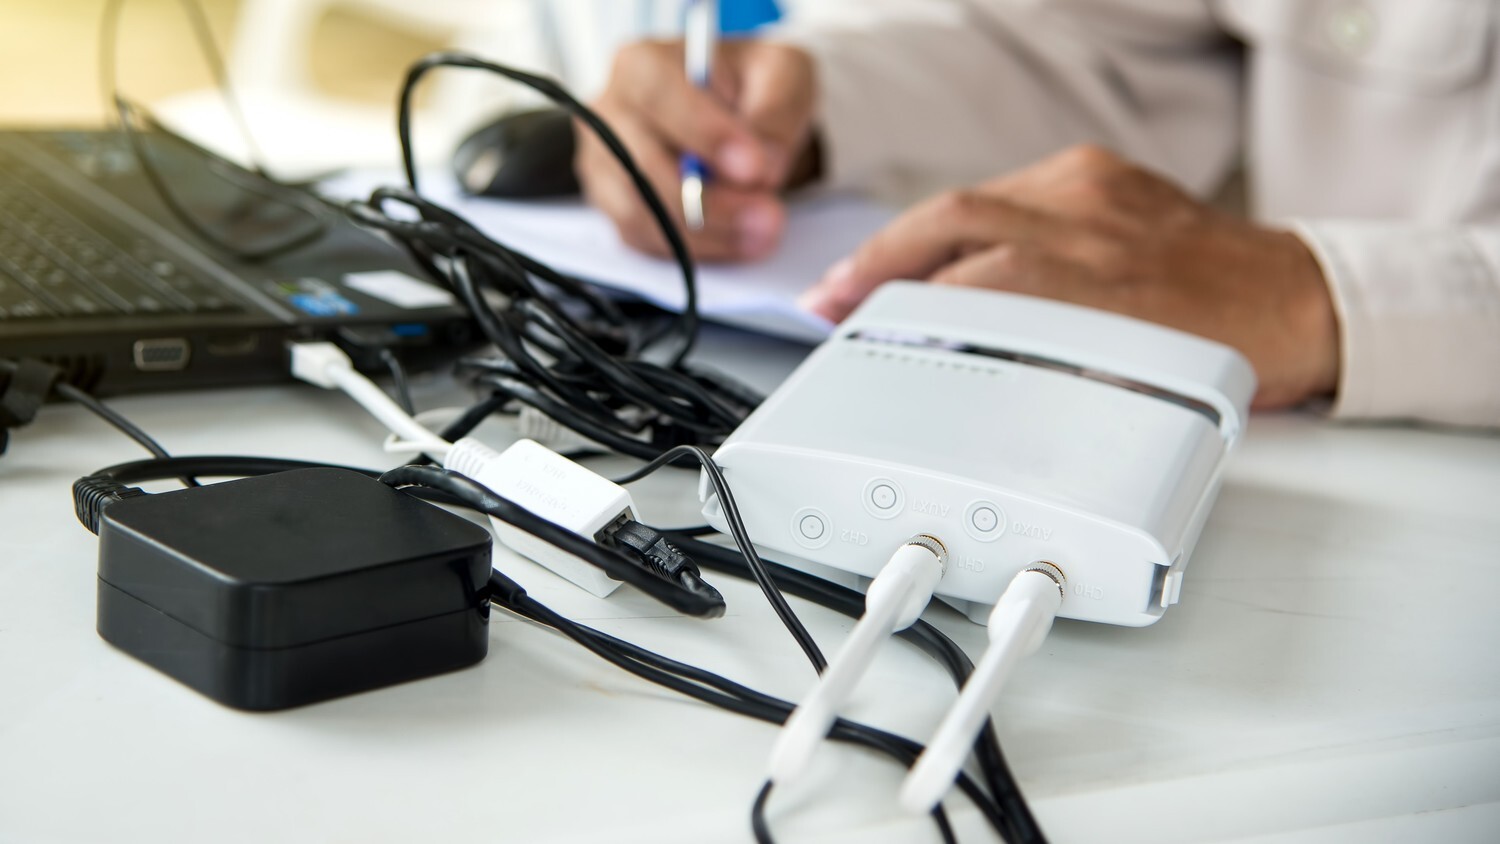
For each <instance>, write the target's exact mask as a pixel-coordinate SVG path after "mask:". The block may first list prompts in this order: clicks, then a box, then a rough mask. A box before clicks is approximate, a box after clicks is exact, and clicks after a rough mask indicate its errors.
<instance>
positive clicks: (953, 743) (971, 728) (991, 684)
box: [901, 561, 1067, 814]
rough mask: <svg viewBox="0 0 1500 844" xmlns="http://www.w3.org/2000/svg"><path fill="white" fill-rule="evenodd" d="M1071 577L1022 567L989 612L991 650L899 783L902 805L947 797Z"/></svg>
mask: <svg viewBox="0 0 1500 844" xmlns="http://www.w3.org/2000/svg"><path fill="white" fill-rule="evenodd" d="M1066 582H1067V578H1066V577H1064V576H1063V573H1062V569H1060V568H1058V567H1057V566H1055V565H1053V564H1052V563H1049V562H1045V561H1038V562H1035V563H1032V564H1031V565H1029V566H1027V567H1026V568H1024V569H1022V570H1021V571H1020V572H1019V573H1018V574H1017V575H1016V576H1015V577H1014V578H1012V579H1011V581H1010V585H1009V586H1007V587H1005V592H1003V593H1002V594H1001V595H1000V600H998V601H996V602H995V609H994V610H993V611H991V612H990V619H989V639H990V644H989V647H988V648H987V649H986V650H985V652H984V656H983V657H982V658H981V659H980V660H979V665H978V666H976V667H975V669H974V673H973V674H972V675H971V676H970V677H969V680H968V682H966V683H964V687H963V691H961V692H960V693H959V695H958V700H956V701H954V703H953V707H952V708H951V709H949V710H948V714H947V715H946V716H945V717H944V718H943V723H942V724H940V725H939V726H938V730H937V733H936V734H935V735H933V737H932V741H930V742H928V744H927V749H926V750H924V751H923V752H922V755H921V756H918V757H917V761H916V764H915V765H913V766H912V768H911V771H910V772H909V773H908V774H907V775H906V781H905V782H904V783H902V785H901V806H902V808H904V809H906V810H907V811H909V812H915V813H920V814H927V813H928V812H931V811H932V808H933V807H934V806H936V805H937V804H938V802H939V801H940V800H942V799H943V795H944V794H946V793H947V791H948V789H949V788H951V787H952V785H953V780H954V778H955V777H957V776H958V772H959V769H961V768H962V767H963V764H964V760H965V759H966V758H968V755H969V749H970V748H971V747H973V745H974V740H975V738H976V737H978V735H979V731H980V730H981V729H982V728H983V727H984V719H985V718H986V717H987V716H988V715H989V712H990V707H992V706H993V705H994V703H995V700H996V698H998V697H999V695H1000V689H1001V687H1002V686H1004V685H1005V681H1006V679H1008V678H1009V677H1010V673H1011V671H1012V670H1014V669H1015V667H1016V665H1017V663H1019V662H1020V661H1021V658H1022V657H1024V656H1026V655H1028V654H1030V653H1032V652H1034V651H1035V650H1036V649H1037V648H1039V647H1041V645H1042V642H1043V641H1044V640H1045V639H1046V638H1047V633H1048V631H1050V630H1051V629H1052V620H1053V619H1054V618H1056V617H1057V610H1058V608H1059V607H1061V606H1062V601H1063V595H1064V593H1065V591H1066V589H1065V584H1066Z"/></svg>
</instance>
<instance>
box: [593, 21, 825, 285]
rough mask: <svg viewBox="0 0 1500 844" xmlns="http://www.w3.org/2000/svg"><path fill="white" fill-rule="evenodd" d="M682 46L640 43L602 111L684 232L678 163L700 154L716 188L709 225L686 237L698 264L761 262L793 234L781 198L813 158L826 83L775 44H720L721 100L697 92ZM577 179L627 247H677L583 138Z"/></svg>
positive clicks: (710, 194)
mask: <svg viewBox="0 0 1500 844" xmlns="http://www.w3.org/2000/svg"><path fill="white" fill-rule="evenodd" d="M682 49H683V48H682V42H680V41H672V42H640V43H636V44H631V45H629V46H626V47H625V48H623V49H622V50H620V52H619V54H618V55H617V56H616V57H615V64H614V70H613V71H612V73H611V75H610V80H609V84H608V86H607V87H606V88H605V91H604V93H603V94H602V95H600V97H599V98H598V99H597V100H595V101H594V103H593V107H594V109H595V110H596V111H597V112H598V113H599V116H600V117H602V118H604V121H605V122H606V123H608V124H609V125H610V126H611V128H613V129H614V130H615V132H616V133H618V134H619V136H620V139H621V140H622V141H623V142H624V143H625V146H626V147H627V148H628V149H629V150H630V153H631V155H633V156H634V157H635V160H636V163H637V164H639V165H640V167H641V170H642V171H643V172H644V173H645V174H646V178H647V179H649V180H650V182H651V184H652V185H653V186H654V187H655V188H656V190H657V192H658V193H659V194H661V198H662V201H663V202H664V203H665V204H666V206H667V208H668V210H670V211H671V212H672V214H673V216H674V217H676V218H677V223H678V225H679V226H681V225H682V224H683V220H682V208H681V207H680V203H679V200H678V197H679V190H678V186H679V181H678V179H679V175H678V156H679V154H681V153H682V152H684V151H686V152H692V153H696V154H697V155H698V156H699V157H700V158H701V159H702V160H703V161H704V163H705V164H707V165H708V167H709V169H710V171H711V173H712V176H713V178H712V180H711V182H710V183H709V186H708V188H707V190H706V191H705V192H704V197H703V201H704V210H705V214H704V216H705V218H706V223H705V226H704V228H703V229H702V230H700V231H687V230H685V232H686V235H687V240H688V246H689V248H690V249H691V250H692V252H693V254H694V255H695V256H697V257H699V258H702V259H705V260H710V261H739V260H750V259H756V258H762V257H764V256H766V255H767V254H769V253H770V252H771V251H772V250H774V249H775V248H776V246H777V244H778V243H779V242H780V240H781V234H782V230H783V229H784V228H785V226H786V210H785V208H784V207H783V206H782V203H781V199H780V197H779V195H778V191H779V190H780V189H781V188H782V187H784V186H785V185H786V183H787V181H788V178H789V177H790V176H791V175H792V173H793V170H794V168H795V167H796V166H797V165H798V163H799V161H800V160H801V157H802V156H803V155H804V154H805V153H806V151H807V149H808V147H809V136H810V134H811V123H812V112H813V102H814V98H815V96H816V90H815V89H816V83H815V79H814V74H813V63H812V59H811V58H809V56H808V55H807V53H805V52H804V51H802V50H799V49H797V48H795V47H788V46H784V45H780V44H772V43H768V42H764V41H724V42H720V44H719V45H718V49H717V50H716V52H715V54H714V64H713V78H712V80H711V83H712V87H713V90H712V91H704V90H700V89H698V88H696V87H694V86H693V85H692V84H691V83H689V82H688V79H687V76H686V74H685V73H684V71H683V52H682ZM579 134H580V143H579V147H578V155H577V157H576V159H575V161H574V169H575V170H576V171H577V173H578V179H579V181H580V182H582V183H583V188H584V193H585V195H586V196H587V197H588V199H589V201H590V202H591V203H593V204H594V205H596V206H598V207H599V208H600V209H601V210H603V211H604V213H605V214H608V215H609V217H610V219H612V220H613V221H614V223H615V226H616V227H617V228H618V229H619V231H620V236H621V237H622V238H623V239H624V240H625V242H626V243H628V244H629V245H631V246H633V247H635V248H636V249H640V250H642V251H645V252H649V253H651V254H654V255H667V254H668V252H667V244H666V241H665V240H664V239H663V238H662V236H661V232H660V231H659V230H658V229H657V227H656V223H655V222H654V221H653V219H652V217H651V216H650V214H649V213H648V212H647V210H646V206H645V203H643V202H642V201H641V198H640V196H639V194H637V193H636V190H635V186H634V185H633V184H632V183H631V182H630V180H629V178H627V176H626V175H625V170H624V168H623V167H621V166H620V164H619V162H617V161H616V160H615V159H614V156H612V155H611V154H610V153H609V151H608V150H607V149H605V148H604V145H603V144H601V143H600V142H599V141H598V139H596V138H594V137H593V133H591V132H589V131H588V130H587V129H585V128H583V127H580V128H579Z"/></svg>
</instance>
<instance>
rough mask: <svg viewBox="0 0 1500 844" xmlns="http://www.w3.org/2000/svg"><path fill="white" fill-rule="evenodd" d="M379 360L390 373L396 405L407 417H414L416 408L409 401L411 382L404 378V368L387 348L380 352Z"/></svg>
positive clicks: (399, 360) (394, 354)
mask: <svg viewBox="0 0 1500 844" xmlns="http://www.w3.org/2000/svg"><path fill="white" fill-rule="evenodd" d="M380 360H381V362H383V363H384V364H385V366H386V369H389V370H390V371H391V389H392V391H393V392H395V394H396V403H397V404H399V405H401V409H402V410H404V411H406V415H407V416H416V415H417V406H416V405H415V404H413V403H412V400H411V381H409V380H408V379H407V377H406V367H404V366H402V365H401V359H400V358H398V357H396V353H395V352H393V351H391V350H390V349H388V348H387V349H381V350H380Z"/></svg>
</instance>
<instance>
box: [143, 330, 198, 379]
mask: <svg viewBox="0 0 1500 844" xmlns="http://www.w3.org/2000/svg"><path fill="white" fill-rule="evenodd" d="M190 352H191V347H189V346H188V341H187V340H185V339H183V338H181V337H161V338H157V339H154V340H137V341H135V347H134V348H133V349H132V350H131V356H132V357H133V358H134V360H135V368H136V369H139V370H140V371H142V372H171V371H175V370H179V369H186V368H187V365H188V357H189V356H190Z"/></svg>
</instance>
